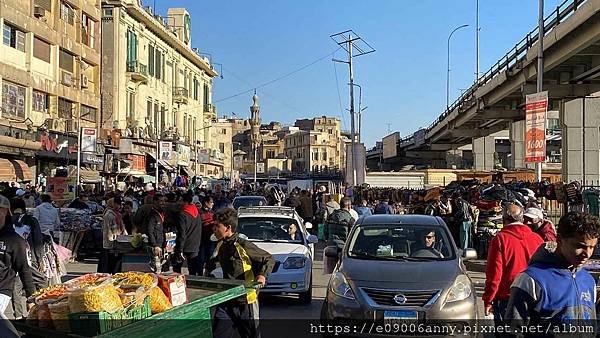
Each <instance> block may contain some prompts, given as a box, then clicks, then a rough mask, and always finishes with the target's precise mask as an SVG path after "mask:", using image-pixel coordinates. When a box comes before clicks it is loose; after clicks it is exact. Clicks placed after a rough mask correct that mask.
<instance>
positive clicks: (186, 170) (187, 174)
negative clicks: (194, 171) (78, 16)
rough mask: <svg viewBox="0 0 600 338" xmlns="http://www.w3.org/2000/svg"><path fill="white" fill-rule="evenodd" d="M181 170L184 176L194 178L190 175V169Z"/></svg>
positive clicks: (183, 168)
mask: <svg viewBox="0 0 600 338" xmlns="http://www.w3.org/2000/svg"><path fill="white" fill-rule="evenodd" d="M179 168H181V171H182V172H183V174H184V175H186V176H189V177H192V175H190V173H191V171H190V169H189V168H188V167H179Z"/></svg>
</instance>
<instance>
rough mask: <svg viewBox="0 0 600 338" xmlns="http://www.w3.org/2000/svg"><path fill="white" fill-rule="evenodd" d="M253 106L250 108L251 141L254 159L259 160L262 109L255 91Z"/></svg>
mask: <svg viewBox="0 0 600 338" xmlns="http://www.w3.org/2000/svg"><path fill="white" fill-rule="evenodd" d="M252 101H253V103H252V106H250V128H251V129H250V131H251V134H250V141H251V142H252V153H253V155H252V156H253V159H254V160H255V161H256V160H257V157H258V156H257V150H258V147H259V145H260V122H261V121H260V107H259V106H258V95H256V90H254V96H252Z"/></svg>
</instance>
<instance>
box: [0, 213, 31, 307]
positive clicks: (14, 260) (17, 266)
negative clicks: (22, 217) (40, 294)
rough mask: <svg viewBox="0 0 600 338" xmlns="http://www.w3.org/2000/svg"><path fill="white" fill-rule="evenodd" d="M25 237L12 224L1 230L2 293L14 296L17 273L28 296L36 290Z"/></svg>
mask: <svg viewBox="0 0 600 338" xmlns="http://www.w3.org/2000/svg"><path fill="white" fill-rule="evenodd" d="M26 245H27V244H26V242H25V240H24V239H23V237H21V236H19V235H18V234H17V233H15V232H14V228H13V227H12V224H8V223H7V224H6V225H5V226H4V228H3V229H2V230H0V293H2V294H4V295H7V296H9V297H12V296H13V288H14V286H15V277H16V275H17V273H18V274H19V278H21V282H22V283H23V289H24V290H25V294H26V296H27V297H29V296H31V295H32V294H33V293H34V292H35V287H34V285H33V278H32V277H31V269H30V267H29V263H28V262H27V246H26Z"/></svg>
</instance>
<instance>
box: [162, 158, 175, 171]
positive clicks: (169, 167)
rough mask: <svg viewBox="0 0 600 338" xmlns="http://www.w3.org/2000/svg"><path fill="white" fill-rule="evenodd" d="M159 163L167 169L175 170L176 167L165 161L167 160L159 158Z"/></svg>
mask: <svg viewBox="0 0 600 338" xmlns="http://www.w3.org/2000/svg"><path fill="white" fill-rule="evenodd" d="M158 165H159V166H161V167H163V168H165V169H167V170H168V171H174V170H175V168H173V166H172V165H170V164H169V162H167V161H165V160H158Z"/></svg>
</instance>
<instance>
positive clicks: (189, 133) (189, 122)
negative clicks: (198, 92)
mask: <svg viewBox="0 0 600 338" xmlns="http://www.w3.org/2000/svg"><path fill="white" fill-rule="evenodd" d="M188 129H189V130H188V136H189V137H190V138H192V135H194V130H193V129H192V115H191V114H190V120H189V121H188Z"/></svg>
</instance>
